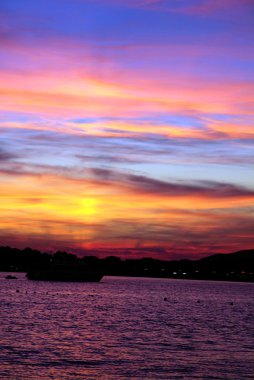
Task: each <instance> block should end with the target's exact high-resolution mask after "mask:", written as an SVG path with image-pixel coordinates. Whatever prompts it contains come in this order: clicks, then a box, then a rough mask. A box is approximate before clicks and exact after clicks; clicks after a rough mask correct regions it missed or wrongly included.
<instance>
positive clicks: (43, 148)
mask: <svg viewBox="0 0 254 380" xmlns="http://www.w3.org/2000/svg"><path fill="white" fill-rule="evenodd" d="M253 35H254V2H253V0H44V1H34V0H1V3H0V245H11V246H13V247H18V248H25V247H27V246H30V247H32V248H36V249H40V250H43V251H56V250H67V251H69V252H74V253H78V254H82V253H83V252H86V251H87V250H94V251H96V252H97V253H99V254H101V255H103V252H104V253H105V252H106V251H107V253H108V252H113V254H114V255H119V256H122V257H143V256H150V257H154V258H159V259H165V260H169V259H176V258H177V259H179V258H191V259H195V258H200V257H203V256H207V255H209V254H212V253H218V252H222V253H224V252H225V253H227V252H234V251H237V250H242V249H249V248H253V247H254V144H253V143H254V126H253V119H254V118H253V114H254V40H253Z"/></svg>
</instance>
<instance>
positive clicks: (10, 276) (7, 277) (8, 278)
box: [5, 274, 17, 280]
mask: <svg viewBox="0 0 254 380" xmlns="http://www.w3.org/2000/svg"><path fill="white" fill-rule="evenodd" d="M5 278H6V280H17V277H16V276H12V275H11V274H8V275H7V276H5Z"/></svg>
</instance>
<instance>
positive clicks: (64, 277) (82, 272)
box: [26, 264, 103, 282]
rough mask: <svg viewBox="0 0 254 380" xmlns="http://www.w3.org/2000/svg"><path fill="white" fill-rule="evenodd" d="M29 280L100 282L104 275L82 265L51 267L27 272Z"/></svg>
mask: <svg viewBox="0 0 254 380" xmlns="http://www.w3.org/2000/svg"><path fill="white" fill-rule="evenodd" d="M26 277H27V278H28V279H29V280H40V281H68V282H99V281H100V280H101V279H102V277H103V274H102V273H100V272H95V271H91V270H88V269H87V268H85V267H83V266H81V265H65V264H60V265H51V266H49V267H47V268H42V269H32V270H30V271H28V272H27V274H26Z"/></svg>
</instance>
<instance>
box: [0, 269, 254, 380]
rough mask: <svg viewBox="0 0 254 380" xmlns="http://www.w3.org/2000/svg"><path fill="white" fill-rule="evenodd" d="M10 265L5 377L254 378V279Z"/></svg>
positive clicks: (4, 298)
mask: <svg viewBox="0 0 254 380" xmlns="http://www.w3.org/2000/svg"><path fill="white" fill-rule="evenodd" d="M6 275H7V273H0V302H1V308H0V319H1V321H0V322H1V323H0V379H1V380H2V379H9V380H30V379H32V380H37V379H38V380H42V379H59V380H67V379H68V380H79V379H102V380H104V379H105V380H121V379H153V380H157V379H214V380H219V379H234V380H241V379H242V380H247V379H254V283H239V282H238V283H236V282H235V283H233V282H216V281H194V280H174V279H152V278H127V277H104V278H103V279H102V280H101V282H100V283H70V282H69V283H67V282H66V283H64V282H46V281H45V282H44V281H30V280H27V279H26V277H25V274H23V273H16V274H15V275H16V276H17V277H18V278H17V279H16V280H7V279H5V276H6Z"/></svg>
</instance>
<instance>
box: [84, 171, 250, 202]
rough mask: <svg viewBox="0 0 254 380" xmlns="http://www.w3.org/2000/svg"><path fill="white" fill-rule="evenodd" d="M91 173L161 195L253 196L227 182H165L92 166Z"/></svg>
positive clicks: (245, 189) (143, 191)
mask: <svg viewBox="0 0 254 380" xmlns="http://www.w3.org/2000/svg"><path fill="white" fill-rule="evenodd" d="M90 172H91V173H92V175H94V176H95V178H98V179H100V180H102V181H105V182H106V183H107V182H108V183H111V184H114V183H116V184H118V186H120V187H121V186H123V187H126V188H128V189H131V190H133V191H134V192H139V193H142V194H154V195H161V196H172V197H184V196H197V197H208V198H232V197H233V198H234V197H236V198H237V197H254V190H251V189H247V188H244V187H241V186H236V185H233V184H227V183H218V182H210V181H196V182H193V183H192V184H188V183H175V182H166V181H162V180H158V179H154V178H149V177H146V176H143V175H137V174H123V173H119V172H116V171H113V170H108V169H101V168H94V169H90Z"/></svg>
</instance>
